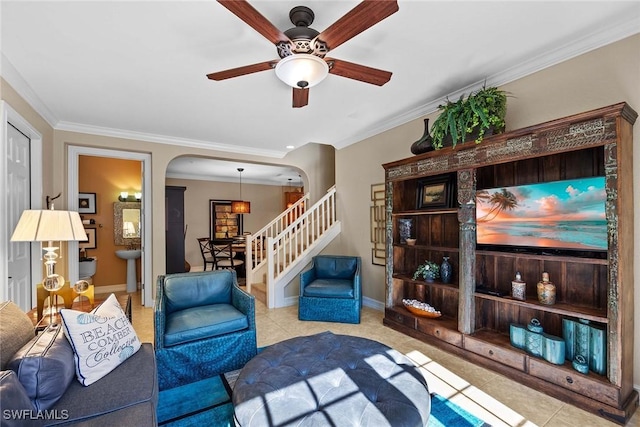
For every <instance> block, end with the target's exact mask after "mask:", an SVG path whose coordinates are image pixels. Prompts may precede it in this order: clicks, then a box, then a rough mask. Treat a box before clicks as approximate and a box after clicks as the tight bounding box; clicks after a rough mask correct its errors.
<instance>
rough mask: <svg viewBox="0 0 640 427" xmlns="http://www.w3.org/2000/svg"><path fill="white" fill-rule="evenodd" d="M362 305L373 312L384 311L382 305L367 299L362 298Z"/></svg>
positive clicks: (374, 300) (379, 302)
mask: <svg viewBox="0 0 640 427" xmlns="http://www.w3.org/2000/svg"><path fill="white" fill-rule="evenodd" d="M362 305H363V306H365V307H369V308H373V309H374V310H378V311H384V303H383V302H381V301H378V300H376V299H373V298H369V297H362Z"/></svg>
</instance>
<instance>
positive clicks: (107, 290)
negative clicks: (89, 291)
mask: <svg viewBox="0 0 640 427" xmlns="http://www.w3.org/2000/svg"><path fill="white" fill-rule="evenodd" d="M126 290H127V284H126V283H124V284H122V285H109V286H94V287H93V293H94V294H112V293H114V292H122V291H126Z"/></svg>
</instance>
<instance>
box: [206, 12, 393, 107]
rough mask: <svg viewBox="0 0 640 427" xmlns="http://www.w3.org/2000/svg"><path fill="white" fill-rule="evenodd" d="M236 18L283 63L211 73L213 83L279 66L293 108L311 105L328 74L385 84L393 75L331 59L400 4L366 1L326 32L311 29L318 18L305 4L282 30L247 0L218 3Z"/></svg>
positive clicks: (279, 74)
mask: <svg viewBox="0 0 640 427" xmlns="http://www.w3.org/2000/svg"><path fill="white" fill-rule="evenodd" d="M218 2H219V3H220V4H222V5H223V6H224V7H226V8H227V9H229V10H230V11H231V12H232V13H233V14H234V15H236V16H237V17H238V18H240V19H242V20H243V21H244V22H245V23H246V24H248V25H249V26H251V28H253V29H254V30H256V31H257V32H259V33H260V34H262V35H263V36H264V37H265V38H267V39H268V40H269V41H270V42H272V43H273V44H275V46H276V49H277V52H278V56H280V59H279V60H272V61H265V62H259V63H257V64H252V65H246V66H244V67H238V68H232V69H229V70H224V71H219V72H217V73H211V74H207V77H208V78H209V79H211V80H226V79H230V78H233V77H239V76H243V75H245V74H252V73H257V72H259V71H266V70H271V69H274V68H275V72H276V75H277V76H278V78H279V79H280V80H282V81H283V82H285V83H286V84H288V85H289V86H291V87H292V88H293V107H294V108H299V107H304V106H305V105H307V104H308V103H309V88H310V87H313V86H315V85H316V84H318V83H320V82H321V81H322V80H323V79H324V78H325V77H326V76H327V74H328V73H331V74H335V75H337V76H341V77H346V78H349V79H354V80H359V81H362V82H365V83H371V84H374V85H378V86H382V85H384V84H385V83H387V82H388V81H389V79H391V72H389V71H383V70H379V69H376V68H371V67H367V66H364V65H359V64H354V63H352V62H347V61H343V60H340V59H335V58H327V57H325V55H326V54H327V53H329V51H330V50H333V49H335V48H337V47H338V46H340V45H341V44H342V43H344V42H346V41H348V40H350V39H351V38H353V37H355V36H356V35H358V34H360V33H361V32H363V31H364V30H366V29H367V28H369V27H372V26H373V25H375V24H377V23H378V22H380V21H382V20H383V19H385V18H387V17H388V16H390V15H392V14H394V13H395V12H397V11H398V2H397V1H396V0H364V1H363V2H361V3H360V4H358V5H357V6H356V7H354V8H353V9H351V10H350V11H349V12H347V13H346V14H345V15H344V16H342V17H341V18H340V19H338V20H337V21H336V22H334V23H333V24H332V25H330V26H329V28H327V29H326V30H324V31H323V32H322V33H319V32H318V31H316V30H314V29H313V28H310V27H309V25H311V23H312V22H313V19H314V17H315V15H314V13H313V11H312V10H311V9H309V8H308V7H305V6H296V7H294V8H293V9H291V11H290V12H289V18H290V19H291V22H292V23H293V24H294V25H295V27H293V28H290V29H288V30H286V31H284V32H283V31H280V30H279V29H277V28H276V27H275V26H274V25H273V24H272V23H271V22H269V21H268V20H267V19H266V18H265V17H264V16H262V15H261V14H260V12H258V11H257V10H256V9H254V7H253V6H251V5H250V4H249V3H247V1H246V0H218Z"/></svg>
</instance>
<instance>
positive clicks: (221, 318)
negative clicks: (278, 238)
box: [154, 270, 257, 390]
mask: <svg viewBox="0 0 640 427" xmlns="http://www.w3.org/2000/svg"><path fill="white" fill-rule="evenodd" d="M154 310H155V317H154V326H155V352H156V359H157V364H158V385H159V388H160V390H165V389H168V388H173V387H178V386H181V385H184V384H188V383H191V382H194V381H198V380H201V379H203V378H207V377H212V376H214V375H217V374H221V373H224V372H228V371H232V370H235V369H239V368H241V367H242V366H244V364H245V363H247V362H248V361H249V360H250V359H251V358H252V357H253V356H255V355H256V353H257V346H256V321H255V298H254V297H253V296H252V295H249V294H247V293H246V292H244V291H243V290H242V289H240V288H239V287H238V281H237V278H236V272H235V271H233V270H217V271H205V272H194V273H177V274H168V275H166V276H159V277H158V284H157V294H156V301H155V309H154Z"/></svg>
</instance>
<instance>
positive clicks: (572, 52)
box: [333, 16, 640, 149]
mask: <svg viewBox="0 0 640 427" xmlns="http://www.w3.org/2000/svg"><path fill="white" fill-rule="evenodd" d="M638 33H640V21H639V20H638V19H636V18H635V17H634V16H625V17H623V18H622V19H620V20H619V21H617V22H614V23H612V24H610V25H609V26H608V27H606V28H604V29H602V30H598V31H593V32H591V33H590V34H588V35H586V36H584V37H582V38H581V39H579V40H577V41H575V42H572V43H570V44H566V45H561V46H559V47H558V48H556V49H553V50H550V51H547V52H545V53H543V54H540V55H538V56H535V57H532V58H531V59H529V60H527V61H524V62H521V63H520V64H518V65H516V66H514V67H511V68H509V69H507V70H504V71H502V72H500V73H497V74H494V75H492V76H489V77H487V78H486V79H484V80H482V81H480V82H476V83H473V84H471V85H469V86H467V87H465V88H462V89H460V90H458V91H456V92H454V93H450V94H448V95H446V96H444V97H442V98H439V99H437V100H433V101H429V102H427V103H425V104H423V105H420V106H419V107H416V108H414V109H411V110H409V111H406V112H404V113H402V114H399V115H397V116H394V117H391V118H390V119H389V120H386V121H383V122H381V123H380V124H379V125H378V126H376V127H373V128H370V129H368V130H367V131H366V132H361V133H358V134H354V135H351V136H350V137H348V138H345V139H342V140H340V141H337V142H335V143H334V144H333V146H334V147H335V148H336V149H341V148H345V147H348V146H349V145H352V144H355V143H356V142H360V141H363V140H365V139H367V138H371V137H373V136H375V135H379V134H381V133H382V132H385V131H388V130H390V129H393V128H395V127H398V126H400V125H403V124H405V123H408V122H410V121H413V120H416V119H418V118H421V117H424V116H426V115H427V114H431V113H433V112H435V111H437V110H438V105H440V104H443V103H444V102H446V100H447V98H448V99H458V98H459V97H460V96H461V95H462V94H468V93H470V92H472V91H474V90H477V89H480V88H481V87H482V86H483V85H485V84H486V85H487V86H501V85H504V84H507V83H510V82H512V81H515V80H518V79H520V78H523V77H526V76H528V75H531V74H533V73H536V72H538V71H540V70H543V69H545V68H549V67H551V66H553V65H556V64H559V63H561V62H564V61H567V60H569V59H572V58H575V57H576V56H580V55H582V54H584V53H587V52H590V51H592V50H595V49H598V48H600V47H603V46H606V45H608V44H611V43H615V42H617V41H619V40H622V39H624V38H627V37H630V36H633V35H634V34H638Z"/></svg>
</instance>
